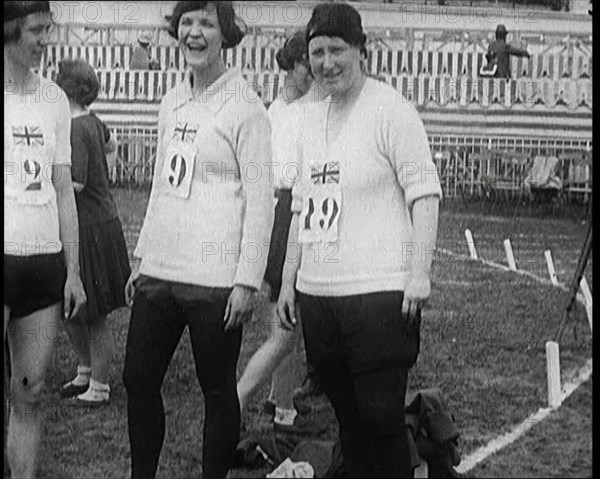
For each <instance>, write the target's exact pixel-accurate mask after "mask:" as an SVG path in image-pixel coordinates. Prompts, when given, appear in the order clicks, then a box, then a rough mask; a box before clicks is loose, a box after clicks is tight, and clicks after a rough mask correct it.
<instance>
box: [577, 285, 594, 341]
mask: <svg viewBox="0 0 600 479" xmlns="http://www.w3.org/2000/svg"><path fill="white" fill-rule="evenodd" d="M579 286H580V288H581V292H582V293H583V297H584V298H585V312H586V314H587V317H588V321H589V323H590V333H591V332H592V292H591V291H590V286H589V285H588V282H587V279H585V276H582V278H581V282H580V283H579Z"/></svg>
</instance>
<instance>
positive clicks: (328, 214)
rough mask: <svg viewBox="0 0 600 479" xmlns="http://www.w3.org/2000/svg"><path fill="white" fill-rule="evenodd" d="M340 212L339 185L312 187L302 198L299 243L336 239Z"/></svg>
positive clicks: (324, 241) (340, 195) (325, 241)
mask: <svg viewBox="0 0 600 479" xmlns="http://www.w3.org/2000/svg"><path fill="white" fill-rule="evenodd" d="M341 213H342V192H341V191H340V188H339V185H319V186H318V187H316V188H315V187H313V188H312V189H311V191H310V192H309V194H308V195H307V196H305V198H304V205H303V207H302V213H301V214H300V219H299V222H300V223H299V235H298V240H299V241H300V242H301V243H320V242H323V243H329V242H334V241H337V239H338V221H339V218H340V214H341Z"/></svg>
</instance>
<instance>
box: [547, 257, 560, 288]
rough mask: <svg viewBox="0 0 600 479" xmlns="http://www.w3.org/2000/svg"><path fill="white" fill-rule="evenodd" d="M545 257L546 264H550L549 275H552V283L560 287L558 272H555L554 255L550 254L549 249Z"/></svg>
mask: <svg viewBox="0 0 600 479" xmlns="http://www.w3.org/2000/svg"><path fill="white" fill-rule="evenodd" d="M544 256H546V263H548V273H549V274H550V281H551V282H552V284H553V285H554V286H558V278H557V277H556V271H555V270H554V262H553V261H552V253H550V250H549V249H548V250H546V251H544Z"/></svg>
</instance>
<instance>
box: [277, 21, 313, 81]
mask: <svg viewBox="0 0 600 479" xmlns="http://www.w3.org/2000/svg"><path fill="white" fill-rule="evenodd" d="M306 51H307V50H306V41H305V39H304V31H303V30H301V31H298V32H296V33H295V34H294V35H292V36H291V37H290V38H288V39H287V40H286V42H285V44H284V45H283V47H281V48H280V49H279V50H278V51H277V54H276V55H275V59H276V60H277V65H279V68H280V69H281V70H283V71H286V72H287V71H290V70H293V69H294V67H295V66H296V63H302V62H305V61H306V59H307V54H306Z"/></svg>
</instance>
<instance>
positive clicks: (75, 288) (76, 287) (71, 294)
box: [64, 273, 87, 320]
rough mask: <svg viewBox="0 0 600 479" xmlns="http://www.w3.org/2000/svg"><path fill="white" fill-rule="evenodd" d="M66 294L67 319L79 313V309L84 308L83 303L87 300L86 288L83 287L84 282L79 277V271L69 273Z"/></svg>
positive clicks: (65, 308)
mask: <svg viewBox="0 0 600 479" xmlns="http://www.w3.org/2000/svg"><path fill="white" fill-rule="evenodd" d="M64 296H65V304H64V312H65V320H69V319H71V318H74V317H76V316H77V314H79V311H80V310H81V308H83V305H84V304H85V303H86V301H87V298H86V296H85V290H84V289H83V284H82V283H81V278H79V275H78V274H77V273H69V274H67V281H66V282H65V289H64Z"/></svg>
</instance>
